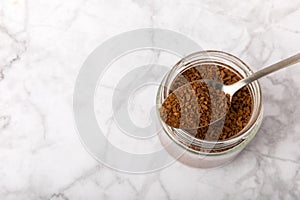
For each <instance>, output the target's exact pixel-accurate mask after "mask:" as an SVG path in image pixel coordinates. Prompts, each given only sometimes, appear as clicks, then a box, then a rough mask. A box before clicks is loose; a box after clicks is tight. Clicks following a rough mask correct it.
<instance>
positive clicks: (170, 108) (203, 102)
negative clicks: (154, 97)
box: [160, 81, 230, 129]
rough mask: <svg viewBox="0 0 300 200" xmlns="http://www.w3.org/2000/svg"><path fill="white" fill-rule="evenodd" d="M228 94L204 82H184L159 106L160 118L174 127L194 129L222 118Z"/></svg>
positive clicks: (226, 106) (228, 101)
mask: <svg viewBox="0 0 300 200" xmlns="http://www.w3.org/2000/svg"><path fill="white" fill-rule="evenodd" d="M229 97H230V96H229V95H227V96H226V94H225V93H224V92H223V91H221V90H218V89H216V88H214V87H212V86H209V85H207V83H205V82H200V81H195V82H191V83H190V84H185V85H183V86H181V87H179V88H178V89H176V91H174V92H172V93H171V94H170V95H169V96H168V97H167V98H166V99H165V101H164V102H163V104H162V106H161V108H160V116H161V118H162V120H163V121H164V122H165V123H166V124H168V125H170V126H172V127H175V128H181V129H196V128H199V127H206V126H208V125H209V124H210V123H212V122H213V123H215V122H216V121H218V120H220V119H221V118H223V117H224V116H225V114H226V110H227V108H228V107H229V104H230V100H229Z"/></svg>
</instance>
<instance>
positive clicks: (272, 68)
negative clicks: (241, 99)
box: [229, 53, 300, 94]
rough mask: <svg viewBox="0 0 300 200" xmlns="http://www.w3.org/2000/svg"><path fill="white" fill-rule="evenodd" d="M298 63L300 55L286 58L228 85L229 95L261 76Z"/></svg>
mask: <svg viewBox="0 0 300 200" xmlns="http://www.w3.org/2000/svg"><path fill="white" fill-rule="evenodd" d="M298 62H300V53H298V54H296V55H294V56H291V57H289V58H286V59H284V60H282V61H280V62H278V63H275V64H273V65H270V66H268V67H266V68H264V69H262V70H259V71H257V72H255V73H254V74H252V75H251V76H249V77H247V78H245V79H242V80H240V81H238V82H236V83H234V84H232V85H230V86H229V87H230V90H231V93H232V94H234V93H235V92H236V91H238V90H239V89H241V88H242V87H244V86H245V85H247V84H249V83H251V82H252V81H255V80H257V79H259V78H261V77H263V76H266V75H268V74H270V73H272V72H275V71H277V70H280V69H283V68H286V67H288V66H290V65H293V64H296V63H298Z"/></svg>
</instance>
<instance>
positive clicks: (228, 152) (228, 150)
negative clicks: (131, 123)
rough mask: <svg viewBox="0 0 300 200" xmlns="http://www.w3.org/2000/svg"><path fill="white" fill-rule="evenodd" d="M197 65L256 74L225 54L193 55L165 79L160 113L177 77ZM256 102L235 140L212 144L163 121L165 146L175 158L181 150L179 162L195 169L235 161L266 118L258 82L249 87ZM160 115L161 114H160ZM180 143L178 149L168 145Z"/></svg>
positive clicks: (197, 53) (163, 142) (209, 52)
mask: <svg viewBox="0 0 300 200" xmlns="http://www.w3.org/2000/svg"><path fill="white" fill-rule="evenodd" d="M191 63H194V64H195V63H196V64H197V65H202V64H217V65H218V66H222V67H225V68H228V69H230V70H231V71H233V72H235V74H237V75H238V76H239V77H240V78H244V77H247V76H249V75H251V74H252V73H253V72H252V70H251V69H250V68H249V67H248V66H247V65H246V64H245V63H244V62H242V61H241V60H240V59H239V58H237V57H235V56H233V55H230V54H228V53H225V52H221V51H201V52H196V53H193V54H191V55H189V56H187V57H185V58H183V59H182V60H180V61H179V62H178V63H177V64H176V65H175V66H174V67H173V68H172V69H171V70H170V71H169V72H168V73H167V74H166V76H165V77H164V79H163V80H162V83H161V86H160V88H159V89H158V93H157V102H156V103H157V109H159V108H160V106H161V104H162V103H163V102H164V100H165V99H166V98H167V96H168V95H169V94H170V92H171V89H170V88H171V86H172V83H173V82H174V80H175V79H176V77H178V75H180V74H181V73H182V72H183V71H185V70H187V69H188V68H190V67H194V65H192V64H191ZM248 89H249V91H250V94H251V98H252V104H253V105H252V113H251V117H250V120H249V122H248V123H247V125H246V126H245V127H244V128H243V129H242V130H241V131H240V132H239V133H238V134H236V135H235V136H233V137H231V138H229V139H226V140H219V141H208V140H201V139H198V138H195V137H194V136H192V135H191V134H189V133H188V132H186V131H184V130H181V129H175V128H173V127H171V126H168V125H166V124H165V123H164V122H163V121H161V119H160V117H159V116H158V117H159V119H160V122H161V123H160V125H161V126H162V127H163V130H162V131H163V132H162V133H161V134H159V135H160V140H161V143H162V145H163V146H164V147H165V148H166V150H167V151H168V152H169V153H170V154H171V155H173V153H174V152H178V149H175V148H180V149H181V150H183V153H182V155H181V156H180V157H179V158H178V156H177V153H176V156H174V157H176V159H178V160H179V161H181V162H182V163H184V164H187V165H189V166H193V167H201V168H208V167H216V166H220V165H222V164H225V163H227V162H229V161H231V160H232V159H234V158H235V157H236V156H237V155H238V154H239V153H240V152H241V151H242V149H243V148H244V147H245V146H246V145H247V144H248V143H249V142H250V141H251V140H252V138H253V137H254V136H255V134H256V133H257V131H258V129H259V127H260V125H261V122H262V116H263V106H262V95H261V88H260V85H259V83H258V81H255V82H252V83H251V84H249V85H248ZM158 113H159V112H158ZM170 142H172V143H176V144H177V145H167V144H170Z"/></svg>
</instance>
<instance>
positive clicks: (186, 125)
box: [159, 53, 300, 130]
mask: <svg viewBox="0 0 300 200" xmlns="http://www.w3.org/2000/svg"><path fill="white" fill-rule="evenodd" d="M299 62H300V53H298V54H296V55H294V56H291V57H289V58H286V59H284V60H282V61H280V62H277V63H275V64H272V65H270V66H268V67H266V68H264V69H262V70H260V71H257V72H255V73H253V74H252V75H250V76H249V77H246V78H244V79H242V80H240V81H238V82H236V83H234V84H231V85H224V84H223V83H221V82H218V81H215V80H211V79H201V80H197V81H193V82H190V83H187V84H185V85H183V86H181V87H179V88H177V89H176V90H174V91H173V92H172V93H171V94H169V96H168V97H167V98H166V99H165V100H164V102H163V104H162V106H161V107H160V109H159V113H160V117H161V118H162V120H163V121H164V122H165V123H166V124H167V125H169V126H172V127H174V128H180V129H185V130H189V129H198V128H203V127H207V126H210V125H212V124H215V123H217V122H219V121H221V119H225V117H226V113H227V111H228V109H229V106H230V102H231V101H232V97H233V95H234V94H235V93H236V92H237V91H239V90H240V89H241V88H243V87H244V86H246V85H248V84H249V83H251V82H253V81H255V80H257V79H259V78H261V77H264V76H266V75H268V74H270V73H273V72H275V71H278V70H280V69H283V68H286V67H288V66H290V65H293V64H296V63H299Z"/></svg>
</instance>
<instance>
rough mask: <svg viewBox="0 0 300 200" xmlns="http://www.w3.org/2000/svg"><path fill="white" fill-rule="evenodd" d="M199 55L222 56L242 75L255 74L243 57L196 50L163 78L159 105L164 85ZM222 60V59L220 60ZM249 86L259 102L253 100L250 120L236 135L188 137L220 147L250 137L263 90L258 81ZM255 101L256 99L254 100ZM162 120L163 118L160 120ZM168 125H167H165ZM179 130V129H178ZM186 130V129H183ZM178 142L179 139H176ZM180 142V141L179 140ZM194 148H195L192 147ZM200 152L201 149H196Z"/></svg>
mask: <svg viewBox="0 0 300 200" xmlns="http://www.w3.org/2000/svg"><path fill="white" fill-rule="evenodd" d="M198 56H204V58H205V56H207V57H206V58H207V59H210V58H212V57H216V58H222V59H226V60H228V61H229V62H232V63H233V64H235V66H236V67H238V68H239V69H240V70H242V71H243V73H245V75H244V76H243V75H241V74H239V75H240V76H242V77H245V76H249V75H251V74H253V73H254V72H253V71H252V70H251V68H250V67H249V66H248V65H247V64H246V63H245V62H243V61H242V60H241V59H239V58H238V57H236V56H234V55H232V54H230V53H227V52H223V51H218V50H206V51H198V52H194V53H192V54H189V55H187V56H186V57H184V58H182V59H181V60H180V61H179V62H177V63H176V64H175V65H174V66H173V67H172V69H171V70H170V71H169V72H168V73H167V74H166V75H165V77H164V79H163V80H162V84H161V86H160V89H159V91H158V93H157V97H158V98H157V106H158V105H159V101H160V97H161V95H162V94H163V93H164V91H163V90H164V89H165V88H167V87H163V86H165V85H166V83H167V82H172V81H173V80H174V79H173V80H170V79H171V78H174V74H172V73H175V75H176V71H175V70H176V68H177V67H179V66H180V65H181V64H182V63H183V62H185V61H187V60H189V59H192V58H194V57H198ZM219 62H220V61H219ZM228 66H229V67H230V68H232V69H233V70H236V69H234V67H233V66H232V65H228ZM249 87H252V90H250V94H251V95H252V98H253V99H254V96H255V97H256V98H257V104H255V102H253V110H252V113H251V116H250V120H249V121H248V123H247V125H246V126H245V127H244V128H243V129H242V130H241V131H240V132H239V133H238V134H236V135H235V136H233V137H231V138H228V139H225V140H218V141H208V140H201V139H198V138H195V137H194V136H191V135H190V134H188V133H185V134H186V136H188V137H192V138H193V140H195V141H196V142H198V143H199V144H202V145H207V146H211V145H214V146H220V148H226V147H227V148H228V146H232V145H234V144H236V145H238V144H239V143H241V141H243V140H245V139H247V138H248V136H249V135H250V134H251V131H250V130H251V129H252V128H253V126H254V125H255V123H256V121H257V120H258V118H259V116H260V113H261V111H262V92H261V87H260V84H259V82H258V81H254V82H252V83H250V84H249ZM253 88H254V89H255V90H254V89H253ZM253 101H254V100H253ZM160 121H161V120H160ZM161 124H162V125H165V124H164V122H161ZM165 126H167V125H165ZM169 128H170V129H171V130H172V131H175V129H174V128H172V127H169ZM163 129H164V131H165V132H166V133H167V134H168V136H169V137H170V138H171V139H172V140H174V139H175V138H173V136H171V135H170V133H169V132H168V130H166V127H164V126H163ZM177 130H178V129H177ZM183 132H185V131H183ZM175 142H176V143H177V141H175ZM179 142H180V141H179ZM180 143H181V142H180ZM184 147H185V148H187V149H191V148H189V147H188V146H185V145H184ZM191 150H193V149H191ZM195 152H198V153H199V151H196V150H195Z"/></svg>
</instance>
